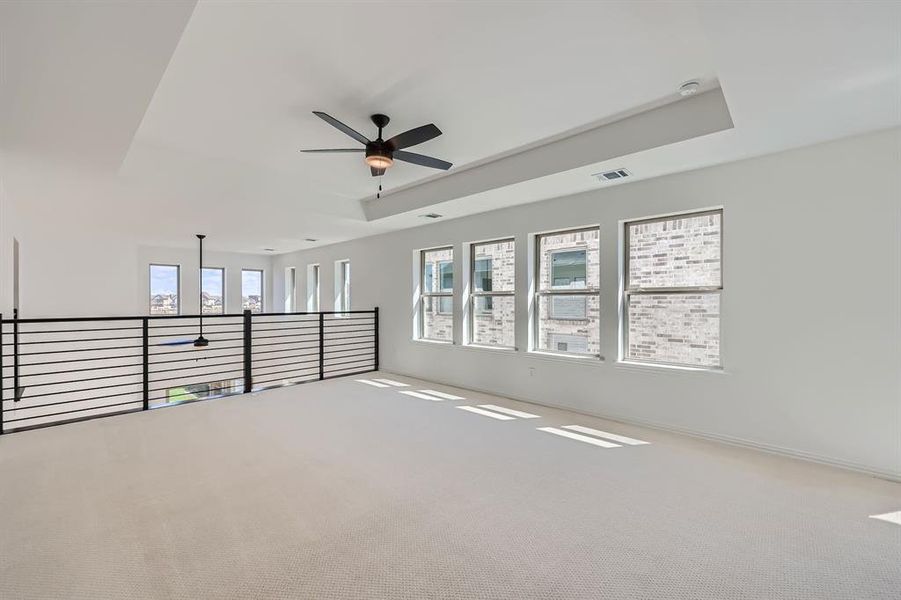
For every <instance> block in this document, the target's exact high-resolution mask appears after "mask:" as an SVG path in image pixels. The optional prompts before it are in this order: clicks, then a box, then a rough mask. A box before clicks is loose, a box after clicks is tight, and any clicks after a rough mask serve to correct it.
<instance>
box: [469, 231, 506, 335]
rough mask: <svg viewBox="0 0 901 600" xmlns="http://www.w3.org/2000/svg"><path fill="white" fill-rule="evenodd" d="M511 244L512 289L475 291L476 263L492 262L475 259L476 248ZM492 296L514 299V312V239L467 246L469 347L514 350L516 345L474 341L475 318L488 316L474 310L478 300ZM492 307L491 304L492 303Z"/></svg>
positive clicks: (489, 259) (501, 239) (472, 243)
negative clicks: (481, 261)
mask: <svg viewBox="0 0 901 600" xmlns="http://www.w3.org/2000/svg"><path fill="white" fill-rule="evenodd" d="M508 242H509V243H511V244H513V289H512V290H509V291H494V290H493V289H492V290H489V291H484V290H483V291H481V292H480V291H477V287H476V262H478V261H480V260H487V261H489V264H491V263H492V262H493V259H492V258H490V257H489V258H476V247H477V246H487V245H490V244H503V243H508ZM491 287H492V288H494V283H493V280H492V284H491ZM494 296H509V297H511V298H514V300H513V302H514V311H515V310H516V307H515V303H516V299H515V296H516V238H513V237H507V238H500V239H496V240H487V241H484V242H471V243H470V244H469V344H468V345H470V346H476V347H483V348H499V349H503V350H516V344H515V342H514V345H512V346H505V345H502V344H486V343H481V342H476V341H475V322H476V318H477V317H478V316H479V315H480V314H481V315H485V314H490V313H489V312H479V311H478V310H477V309H476V304H477V302H478V299H479V298H487V299H489V300H490V299H491V298H493V297H494ZM492 305H493V302H492ZM515 314H516V313H515V312H514V322H513V338H514V340H515V339H516V320H515Z"/></svg>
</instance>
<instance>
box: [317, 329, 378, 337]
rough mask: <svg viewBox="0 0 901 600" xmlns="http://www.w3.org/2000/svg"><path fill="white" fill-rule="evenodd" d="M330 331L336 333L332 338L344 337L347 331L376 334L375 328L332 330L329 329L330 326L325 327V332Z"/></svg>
mask: <svg viewBox="0 0 901 600" xmlns="http://www.w3.org/2000/svg"><path fill="white" fill-rule="evenodd" d="M329 333H333V334H334V335H332V339H336V338H337V339H342V338H343V337H344V334H345V333H368V334H370V335H373V334H375V330H373V329H351V330H350V331H335V332H330V331H329V330H328V328H327V327H326V329H325V334H326V335H328V334H329ZM339 336H340V337H339ZM327 339H328V338H327Z"/></svg>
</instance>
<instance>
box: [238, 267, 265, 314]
mask: <svg viewBox="0 0 901 600" xmlns="http://www.w3.org/2000/svg"><path fill="white" fill-rule="evenodd" d="M241 309H242V310H249V311H250V312H254V313H259V312H263V271H261V270H257V269H242V270H241Z"/></svg>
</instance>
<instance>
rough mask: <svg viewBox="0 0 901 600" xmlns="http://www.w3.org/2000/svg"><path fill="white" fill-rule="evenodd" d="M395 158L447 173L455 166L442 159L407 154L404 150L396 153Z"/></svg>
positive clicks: (412, 153)
mask: <svg viewBox="0 0 901 600" xmlns="http://www.w3.org/2000/svg"><path fill="white" fill-rule="evenodd" d="M394 158H396V159H397V160H402V161H404V162H408V163H413V164H414V165H421V166H423V167H432V168H433V169H442V170H444V171H447V170H448V169H450V168H451V167H452V166H454V164H453V163H449V162H447V161H446V160H441V159H440V158H434V157H431V156H425V155H424V154H416V153H415V152H405V151H403V150H399V151H397V152H395V153H394Z"/></svg>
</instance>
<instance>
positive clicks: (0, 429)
mask: <svg viewBox="0 0 901 600" xmlns="http://www.w3.org/2000/svg"><path fill="white" fill-rule="evenodd" d="M0 435H3V313H0Z"/></svg>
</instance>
